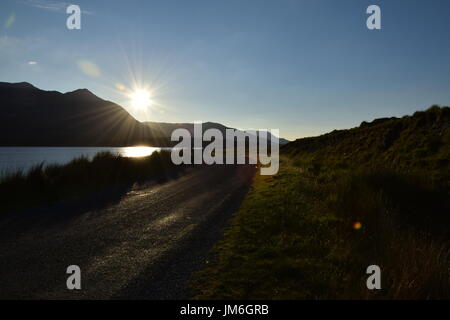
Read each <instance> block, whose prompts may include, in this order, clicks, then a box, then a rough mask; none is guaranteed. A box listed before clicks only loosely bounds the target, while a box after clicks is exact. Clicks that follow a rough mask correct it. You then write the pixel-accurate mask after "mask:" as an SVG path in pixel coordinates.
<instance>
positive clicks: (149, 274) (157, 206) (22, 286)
mask: <svg viewBox="0 0 450 320" xmlns="http://www.w3.org/2000/svg"><path fill="white" fill-rule="evenodd" d="M254 173H255V168H254V166H230V165H222V166H208V167H203V168H197V169H192V170H190V171H188V172H187V173H186V174H185V175H183V176H181V177H180V178H178V179H176V180H171V181H169V182H166V183H164V184H159V185H154V186H151V187H147V188H140V189H138V188H136V189H133V190H131V191H130V192H128V193H127V194H126V195H125V196H124V197H122V198H121V199H120V200H118V201H116V203H114V204H110V205H107V206H105V207H103V208H101V209H97V210H91V211H84V212H83V213H79V214H77V215H73V214H70V215H68V217H67V219H64V218H61V217H64V212H57V213H55V212H49V213H48V214H44V215H43V216H42V215H40V216H39V218H36V217H33V218H30V217H29V215H28V216H27V217H28V218H24V217H23V216H21V215H17V217H12V218H11V217H9V218H8V219H3V220H2V221H0V298H3V299H24V298H26V299H117V298H121V299H130V298H131V299H136V298H137V299H185V298H189V297H191V296H192V294H193V292H190V290H189V288H188V285H187V283H188V281H189V280H190V279H191V276H192V273H193V272H195V271H196V270H198V269H200V268H201V267H202V266H203V265H204V263H205V260H206V259H207V258H208V257H209V255H210V249H211V248H212V246H213V245H214V243H215V242H216V241H217V240H219V239H220V237H221V235H222V231H223V228H224V227H225V226H226V223H227V221H228V220H229V218H230V217H231V215H232V213H233V212H235V211H236V210H237V209H238V208H239V205H240V202H241V201H242V199H243V197H244V196H245V193H246V192H247V190H248V188H249V185H250V184H251V180H252V177H253V175H254ZM53 210H56V209H53ZM80 210H81V209H80ZM49 211H51V210H50V209H49ZM56 215H57V216H58V219H53V218H51V219H50V218H49V217H55V216H56ZM53 220H55V221H57V222H54V221H53ZM69 265H78V266H79V267H80V268H81V286H82V288H81V290H68V289H67V288H66V280H67V277H68V276H69V275H68V274H66V269H67V267H68V266H69Z"/></svg>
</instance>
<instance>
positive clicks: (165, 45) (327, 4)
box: [0, 0, 450, 139]
mask: <svg viewBox="0 0 450 320" xmlns="http://www.w3.org/2000/svg"><path fill="white" fill-rule="evenodd" d="M72 4H76V5H79V7H80V8H81V11H82V13H81V29H80V30H69V29H68V28H67V26H66V20H67V18H68V17H69V14H67V13H66V8H67V7H68V6H69V3H67V2H62V1H57V0H52V1H44V0H18V1H12V0H1V1H0V81H7V82H22V81H27V82H30V83H32V84H33V85H35V86H36V87H38V88H41V89H44V90H57V91H61V92H68V91H73V90H76V89H79V88H87V89H89V90H90V91H92V92H93V93H94V94H96V95H98V96H99V97H101V98H103V99H107V100H110V101H114V102H116V103H118V104H120V105H122V106H123V107H125V108H126V109H127V110H128V111H129V112H130V113H131V114H132V115H133V116H134V117H135V118H136V119H138V120H140V121H163V122H193V121H214V122H220V123H223V124H225V125H228V126H231V127H235V128H241V129H250V128H252V129H279V130H280V136H282V137H285V138H288V139H295V138H300V137H305V136H314V135H318V134H322V133H326V132H329V131H332V130H334V129H342V128H350V127H355V126H358V125H359V124H360V123H361V122H362V121H365V120H368V121H370V120H373V119H375V118H379V117H387V116H403V115H405V114H412V113H413V112H414V111H417V110H421V109H426V108H427V107H429V106H430V105H432V104H439V105H450V41H449V40H450V1H448V0H389V1H387V0H384V1H376V0H368V1H366V0H339V1H337V0H327V1H326V0H208V1H204V0H180V1H174V0H161V1H153V0H143V1H137V0H136V1H133V0H130V1H106V0H105V1H102V0H89V1H82V0H74V1H73V2H72ZM373 4H375V5H378V6H380V8H381V26H382V29H381V30H369V29H368V28H367V26H366V20H367V18H368V17H369V15H368V14H367V13H366V9H367V7H368V6H370V5H373ZM137 89H146V90H148V91H149V92H150V93H151V100H152V103H151V104H150V105H149V106H148V107H145V108H137V107H136V106H135V105H134V104H133V103H132V101H131V100H132V99H131V98H130V95H129V94H130V92H134V91H136V90H137Z"/></svg>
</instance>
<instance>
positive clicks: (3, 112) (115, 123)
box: [0, 82, 287, 147]
mask: <svg viewBox="0 0 450 320" xmlns="http://www.w3.org/2000/svg"><path fill="white" fill-rule="evenodd" d="M0 122H1V124H2V125H1V126H0V146H130V145H139V144H144V145H150V146H162V147H165V146H172V145H174V144H176V143H172V142H171V141H170V137H171V134H172V132H173V130H175V129H177V128H185V129H187V130H189V131H190V132H191V133H193V126H194V125H193V123H164V122H139V121H137V120H136V119H135V118H133V117H132V116H131V115H130V114H129V113H128V112H127V111H126V110H125V109H124V108H122V107H121V106H119V105H117V104H115V103H113V102H110V101H106V100H103V99H101V98H99V97H97V96H96V95H94V94H93V93H92V92H90V91H89V90H87V89H79V90H75V91H72V92H67V93H60V92H57V91H44V90H40V89H38V88H36V87H34V86H33V85H31V84H29V83H27V82H21V83H7V82H0ZM210 128H216V129H219V131H221V132H222V133H224V132H225V129H227V128H228V127H226V126H224V125H222V124H220V123H214V122H205V123H203V130H204V131H205V130H207V129H210ZM286 142H287V140H284V139H280V143H281V144H283V143H286Z"/></svg>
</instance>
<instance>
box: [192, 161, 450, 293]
mask: <svg viewBox="0 0 450 320" xmlns="http://www.w3.org/2000/svg"><path fill="white" fill-rule="evenodd" d="M449 208H450V206H449V194H448V192H445V191H443V190H440V189H437V188H435V186H434V185H433V184H430V183H428V182H427V180H426V179H423V178H422V177H417V176H410V175H408V174H404V173H400V172H395V171H387V170H381V169H377V170H376V171H367V170H366V171H351V170H335V169H327V168H324V167H322V168H320V169H318V168H316V167H315V166H314V165H311V162H309V161H298V159H295V158H289V157H282V159H281V165H280V171H279V173H278V174H277V175H274V176H257V177H256V178H255V181H254V184H253V186H252V188H251V190H250V192H249V193H248V195H247V197H246V199H245V200H244V202H243V204H242V206H241V208H240V210H239V211H238V212H237V213H236V214H235V216H234V217H233V219H232V221H231V224H230V227H229V228H228V229H227V230H226V231H225V233H224V238H223V240H222V241H221V242H220V243H219V244H218V245H217V246H216V248H215V253H214V258H213V259H212V260H211V261H209V262H208V264H207V267H206V268H205V269H204V270H202V271H200V272H199V273H198V274H197V275H196V277H195V281H194V282H193V287H194V288H195V289H196V290H197V292H198V295H197V296H196V298H197V299H431V298H442V299H448V298H450V273H449V266H450V264H449V262H450V259H449V241H448V240H449V234H448V228H447V226H448V225H449V224H448V222H449V215H448V212H450V210H448V209H449ZM358 223H359V224H358ZM359 226H361V227H360V228H358V227H359ZM373 264H376V265H379V266H380V268H381V272H382V290H374V291H371V290H368V289H367V287H366V279H367V277H368V276H369V275H367V274H366V269H367V267H368V266H369V265H373Z"/></svg>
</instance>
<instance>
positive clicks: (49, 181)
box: [0, 151, 183, 214]
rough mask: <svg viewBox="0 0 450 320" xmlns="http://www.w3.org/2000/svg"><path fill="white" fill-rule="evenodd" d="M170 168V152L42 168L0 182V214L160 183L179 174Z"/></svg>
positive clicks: (82, 160)
mask: <svg viewBox="0 0 450 320" xmlns="http://www.w3.org/2000/svg"><path fill="white" fill-rule="evenodd" d="M182 169H183V167H182V166H175V165H173V164H172V161H171V158H170V152H168V151H160V152H155V153H153V154H152V155H151V156H149V157H145V158H125V157H120V156H118V155H113V154H111V153H107V152H106V153H99V154H97V155H96V156H95V157H94V158H93V159H92V160H89V159H87V158H85V157H80V158H77V159H74V160H72V161H71V162H70V163H68V164H66V165H49V166H44V165H43V164H41V165H38V166H35V167H34V168H32V169H31V170H30V171H28V172H26V173H24V172H22V171H17V172H15V173H12V174H9V175H6V176H3V177H2V179H1V180H0V214H3V213H7V212H14V211H19V210H23V209H27V208H33V207H35V206H40V205H46V204H50V203H55V202H58V201H61V200H68V199H82V198H83V197H85V196H88V195H92V194H95V193H97V192H102V191H117V190H126V189H127V188H128V187H130V186H131V185H133V184H135V183H138V184H139V183H144V182H147V181H159V180H163V179H165V178H167V177H168V176H170V175H171V174H175V173H176V172H178V171H179V170H182Z"/></svg>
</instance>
